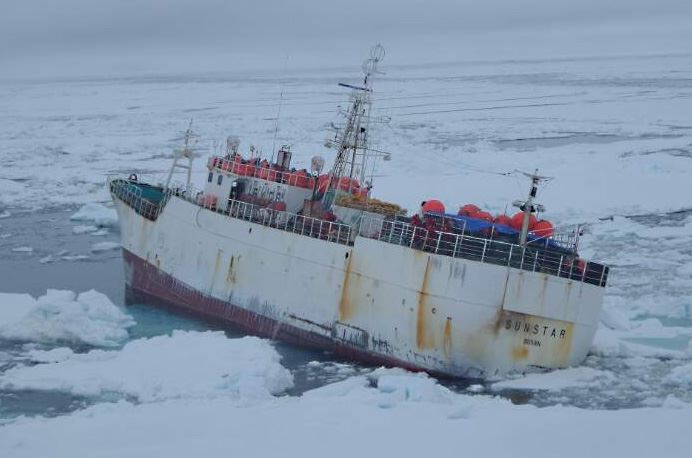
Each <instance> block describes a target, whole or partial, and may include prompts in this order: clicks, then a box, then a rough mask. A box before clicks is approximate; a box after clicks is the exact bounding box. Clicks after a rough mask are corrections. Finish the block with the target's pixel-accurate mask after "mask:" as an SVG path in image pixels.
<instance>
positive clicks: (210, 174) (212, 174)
mask: <svg viewBox="0 0 692 458" xmlns="http://www.w3.org/2000/svg"><path fill="white" fill-rule="evenodd" d="M212 179H214V172H209V178H207V183H211V180H212Z"/></svg>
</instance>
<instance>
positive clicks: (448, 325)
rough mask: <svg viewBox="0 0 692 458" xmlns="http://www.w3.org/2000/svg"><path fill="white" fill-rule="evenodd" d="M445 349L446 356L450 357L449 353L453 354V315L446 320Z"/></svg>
mask: <svg viewBox="0 0 692 458" xmlns="http://www.w3.org/2000/svg"><path fill="white" fill-rule="evenodd" d="M443 350H444V352H445V356H446V357H447V358H449V355H451V354H452V318H451V317H447V321H446V322H445V331H444V340H443Z"/></svg>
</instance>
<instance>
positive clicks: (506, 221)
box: [493, 214, 512, 226]
mask: <svg viewBox="0 0 692 458" xmlns="http://www.w3.org/2000/svg"><path fill="white" fill-rule="evenodd" d="M493 222H494V223H495V224H501V225H503V226H511V225H512V218H510V217H509V216H507V215H505V214H502V215H497V216H496V217H495V219H494V220H493Z"/></svg>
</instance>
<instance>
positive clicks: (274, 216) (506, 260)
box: [109, 179, 609, 287]
mask: <svg viewBox="0 0 692 458" xmlns="http://www.w3.org/2000/svg"><path fill="white" fill-rule="evenodd" d="M109 187H110V191H111V193H112V194H113V195H115V196H117V197H118V198H119V199H120V200H122V201H123V202H125V203H126V204H127V205H128V206H130V207H131V208H133V209H134V210H135V211H136V212H137V213H139V214H140V215H142V216H143V217H145V218H147V219H149V220H151V221H155V220H156V219H157V217H158V215H159V214H160V213H161V211H163V209H164V208H165V206H166V203H167V202H168V200H169V199H170V198H171V197H172V196H175V197H178V198H181V199H184V200H187V201H189V202H191V203H193V204H195V205H198V206H200V207H203V208H206V209H207V210H209V211H214V212H217V213H220V214H222V215H224V216H226V217H229V218H235V219H241V220H245V221H249V222H252V223H255V224H260V225H263V226H269V227H273V228H276V229H278V230H282V231H287V232H292V233H295V234H297V235H301V236H306V237H312V238H318V239H322V240H325V241H327V242H331V243H339V244H343V245H353V243H354V241H355V238H356V236H357V234H360V235H358V236H364V235H363V233H364V232H363V231H362V230H361V229H362V228H363V227H365V226H368V227H369V229H370V230H369V231H367V233H368V234H369V235H368V236H367V237H368V238H372V239H376V240H379V241H381V242H383V243H392V244H397V245H401V246H407V247H409V248H411V249H416V250H421V251H425V252H429V253H433V254H438V255H441V256H450V257H455V258H461V259H467V260H471V261H477V262H482V263H489V264H495V265H502V266H507V267H511V268H515V269H519V270H522V271H529V272H540V273H544V274H548V275H552V276H556V277H561V278H568V279H571V280H574V281H579V282H584V283H588V284H591V285H596V286H600V287H605V285H606V283H607V279H608V270H609V269H608V267H607V266H604V265H602V264H599V263H595V262H588V261H584V260H581V259H579V258H578V255H577V253H576V251H571V250H569V249H565V248H561V247H559V246H557V247H556V246H555V245H554V244H549V243H547V241H546V240H545V239H544V240H538V241H534V242H531V243H528V244H527V245H526V246H522V245H519V244H517V243H513V242H512V240H511V238H508V237H506V236H502V235H499V234H494V233H492V232H491V233H490V234H489V236H484V235H482V234H474V233H470V232H469V231H467V230H465V229H464V228H462V229H455V230H454V231H453V232H445V231H442V230H428V229H426V228H423V227H418V226H414V225H412V224H410V223H409V222H407V221H402V220H401V219H397V218H387V219H385V220H363V221H361V222H360V224H359V226H358V227H352V226H350V225H347V224H342V223H338V222H332V221H327V220H323V219H319V218H314V217H308V216H304V215H299V214H294V213H289V212H284V211H278V210H270V209H267V208H264V207H260V206H257V205H253V204H250V203H247V202H242V201H238V200H229V205H228V207H227V209H226V210H221V209H219V208H216V207H212V206H205V205H204V200H203V199H202V198H201V193H198V192H194V191H190V190H184V189H164V188H162V187H156V186H152V185H149V184H145V183H139V182H135V181H132V180H124V179H114V180H110V182H109ZM373 224H374V225H376V229H377V230H375V231H373V230H372V225H373Z"/></svg>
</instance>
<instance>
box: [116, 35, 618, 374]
mask: <svg viewBox="0 0 692 458" xmlns="http://www.w3.org/2000/svg"><path fill="white" fill-rule="evenodd" d="M383 57H384V48H382V47H381V46H379V45H378V46H375V47H373V48H372V50H371V52H370V57H369V58H368V59H367V60H366V61H365V63H364V64H363V74H364V77H363V79H362V83H361V84H345V83H340V85H341V86H342V87H343V88H344V90H347V91H349V92H350V100H349V106H348V109H347V111H346V112H345V113H343V119H344V121H343V123H342V124H341V125H339V126H338V127H336V126H335V127H336V129H335V133H334V135H333V138H330V140H329V141H328V142H327V143H328V145H327V146H330V147H332V148H333V149H334V150H335V152H334V153H333V154H334V160H333V164H332V165H331V167H330V168H328V169H327V170H325V169H324V165H325V160H324V159H323V158H322V157H321V156H315V157H313V158H312V160H311V162H310V170H307V169H300V170H298V169H296V168H294V167H292V164H291V161H292V156H293V152H292V151H291V149H290V148H288V147H286V146H282V147H281V148H279V149H278V151H276V152H275V153H274V151H273V152H272V157H270V158H265V159H262V158H260V157H259V155H257V154H256V151H255V150H254V148H253V151H252V152H251V153H252V154H250V155H248V157H244V156H243V154H242V153H241V151H240V150H239V142H238V141H237V139H232V138H229V140H228V141H227V143H226V145H225V150H220V151H218V154H214V155H212V157H210V158H209V159H208V162H207V164H206V165H207V169H208V174H207V177H206V178H207V179H206V183H204V185H203V187H200V188H196V187H195V186H194V184H193V183H192V182H191V172H192V166H193V159H194V157H195V154H194V152H193V149H192V147H191V139H193V137H194V134H193V133H192V130H191V128H189V129H188V130H187V132H186V134H185V143H184V147H183V148H182V149H181V150H178V151H177V152H175V153H174V159H173V165H172V167H171V170H170V172H169V173H168V176H167V179H166V181H165V182H161V183H158V184H154V183H147V182H145V181H144V180H141V179H139V177H137V176H136V174H131V175H129V176H123V177H110V178H109V180H108V186H109V190H110V193H111V196H112V199H113V201H114V203H115V208H116V210H117V214H118V219H119V226H120V234H121V239H122V253H123V259H124V266H125V282H126V285H125V286H126V298H127V302H128V303H130V302H138V303H148V304H153V305H158V306H164V307H170V308H172V309H176V310H181V311H186V312H192V313H194V314H196V315H200V316H204V317H209V318H212V319H215V320H221V321H223V322H224V323H227V324H228V325H229V326H230V327H233V328H234V329H237V330H240V331H241V332H244V333H248V334H253V335H259V336H263V337H267V338H270V339H277V340H281V341H285V342H288V343H291V344H296V345H299V346H302V347H306V348H313V349H320V350H326V351H328V352H332V353H333V354H334V355H337V357H339V358H344V359H347V360H355V361H358V362H362V363H364V364H372V365H385V366H396V367H402V368H404V369H408V370H412V371H425V372H428V373H430V374H433V375H436V376H443V377H489V376H494V375H497V374H506V373H508V372H513V371H527V370H529V371H530V370H534V369H536V370H539V369H553V368H563V367H568V366H573V365H578V364H580V363H581V362H582V361H583V360H584V359H585V357H586V355H587V353H588V351H589V348H590V346H591V344H592V342H593V339H594V335H595V332H596V329H597V325H598V321H599V314H600V310H601V308H602V302H603V295H604V291H605V287H606V283H607V279H608V267H607V266H605V265H603V264H600V263H597V262H592V261H587V260H584V259H582V258H581V257H580V256H579V253H578V250H579V236H580V231H581V229H580V228H579V227H576V228H572V229H569V230H563V231H556V230H555V228H554V227H553V226H552V224H551V223H548V222H546V221H545V220H540V221H537V215H538V214H540V213H541V212H543V211H544V208H543V207H542V206H541V205H540V204H538V203H536V197H537V190H538V188H539V186H540V184H541V183H542V182H543V181H544V180H545V177H542V176H540V175H538V173H536V172H532V173H526V175H527V176H528V181H529V183H530V186H529V187H528V188H529V192H528V195H527V197H526V199H525V200H522V201H517V202H514V205H515V206H517V207H518V211H517V214H516V215H514V217H513V218H509V217H508V216H505V215H500V216H498V217H492V215H489V214H488V213H486V212H483V211H480V209H479V208H478V207H475V206H473V205H466V206H464V207H462V208H461V209H460V211H459V212H447V211H446V209H445V207H444V205H443V204H442V203H441V202H439V201H437V200H434V199H428V200H425V201H424V202H423V203H422V204H421V206H420V208H417V209H415V210H416V211H415V212H414V214H413V215H411V216H408V214H407V211H406V210H405V209H403V208H401V207H400V206H398V205H396V204H393V203H390V202H385V201H382V200H378V199H376V198H375V197H374V193H373V188H374V185H373V177H374V174H371V175H370V177H369V176H368V173H369V172H372V171H373V170H374V164H375V163H377V161H380V160H388V159H390V157H391V155H390V153H388V152H385V151H382V150H376V149H374V148H371V147H370V146H369V145H370V143H371V142H370V141H369V140H370V139H369V137H370V136H371V129H372V127H373V123H375V122H377V119H376V117H375V116H374V115H373V113H372V112H371V106H372V93H373V85H372V81H373V77H374V76H375V75H376V74H377V73H379V70H378V64H379V63H380V62H381V61H382V59H383ZM277 122H278V121H277ZM254 156H257V157H254ZM178 169H182V170H183V171H186V172H187V180H186V181H185V182H181V183H178V182H174V181H173V177H174V171H177V170H178ZM368 177H369V178H370V179H368ZM426 197H429V196H422V198H426Z"/></svg>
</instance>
